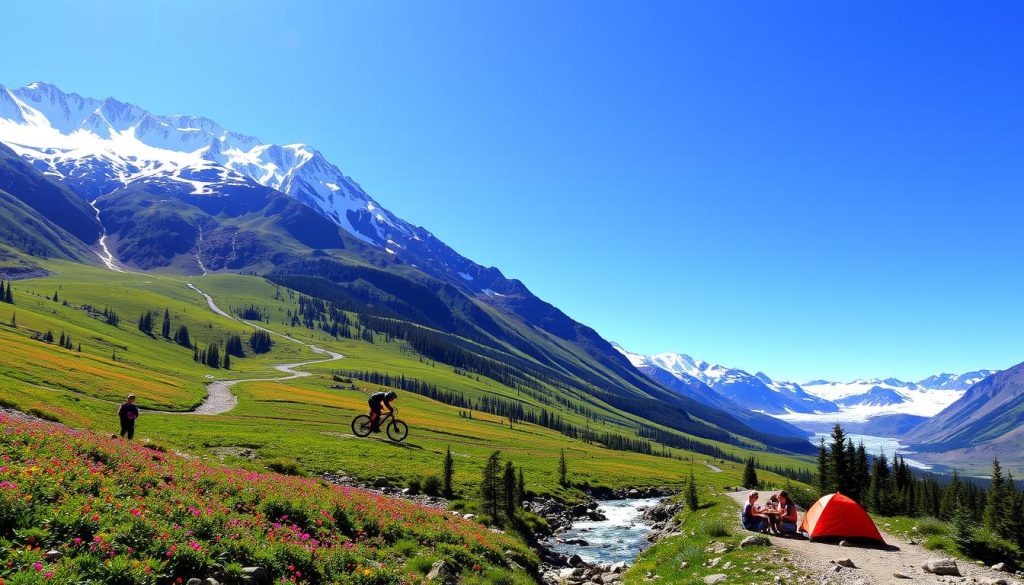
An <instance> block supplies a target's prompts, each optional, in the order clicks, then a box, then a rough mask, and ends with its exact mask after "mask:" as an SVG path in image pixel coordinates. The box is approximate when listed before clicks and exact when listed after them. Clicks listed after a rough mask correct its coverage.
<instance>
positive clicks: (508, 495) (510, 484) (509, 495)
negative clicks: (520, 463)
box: [502, 461, 522, 521]
mask: <svg viewBox="0 0 1024 585" xmlns="http://www.w3.org/2000/svg"><path fill="white" fill-rule="evenodd" d="M502 480H503V481H502V488H503V489H502V495H503V498H502V502H503V503H504V504H505V518H508V520H509V521H512V520H514V519H515V517H516V509H517V508H519V506H520V502H521V501H522V500H520V499H519V494H518V493H517V492H518V490H516V468H515V467H514V466H513V465H512V462H511V461H506V462H505V475H504V477H503V478H502Z"/></svg>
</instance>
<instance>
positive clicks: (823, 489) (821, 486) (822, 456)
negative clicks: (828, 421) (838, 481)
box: [818, 437, 832, 495]
mask: <svg viewBox="0 0 1024 585" xmlns="http://www.w3.org/2000/svg"><path fill="white" fill-rule="evenodd" d="M828 473H829V463H828V450H827V449H826V448H825V437H822V438H821V440H819V441H818V492H819V493H821V494H822V495H825V494H830V493H832V489H831V488H832V482H831V481H830V479H829V476H828Z"/></svg>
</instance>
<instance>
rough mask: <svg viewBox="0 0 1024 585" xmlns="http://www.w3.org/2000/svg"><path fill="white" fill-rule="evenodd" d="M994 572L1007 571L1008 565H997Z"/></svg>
mask: <svg viewBox="0 0 1024 585" xmlns="http://www.w3.org/2000/svg"><path fill="white" fill-rule="evenodd" d="M992 570H993V571H1005V570H1006V563H996V564H994V565H992Z"/></svg>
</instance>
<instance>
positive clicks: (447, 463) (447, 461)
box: [441, 447, 455, 498]
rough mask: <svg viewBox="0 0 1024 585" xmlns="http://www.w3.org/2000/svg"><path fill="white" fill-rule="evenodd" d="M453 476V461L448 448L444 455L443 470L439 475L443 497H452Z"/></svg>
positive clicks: (450, 449)
mask: <svg viewBox="0 0 1024 585" xmlns="http://www.w3.org/2000/svg"><path fill="white" fill-rule="evenodd" d="M454 476H455V460H454V459H452V448H451V447H448V452H447V453H445V455H444V469H443V471H442V473H441V486H442V490H443V491H442V493H443V494H444V497H446V498H451V497H452V494H453V492H452V478H453V477H454Z"/></svg>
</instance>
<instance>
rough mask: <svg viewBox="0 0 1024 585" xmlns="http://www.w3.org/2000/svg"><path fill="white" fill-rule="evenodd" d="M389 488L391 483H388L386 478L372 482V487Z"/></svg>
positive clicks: (379, 478)
mask: <svg viewBox="0 0 1024 585" xmlns="http://www.w3.org/2000/svg"><path fill="white" fill-rule="evenodd" d="M390 486H391V482H390V481H388V478H386V477H378V478H377V479H375V480H373V487H375V488H386V487H390Z"/></svg>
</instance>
